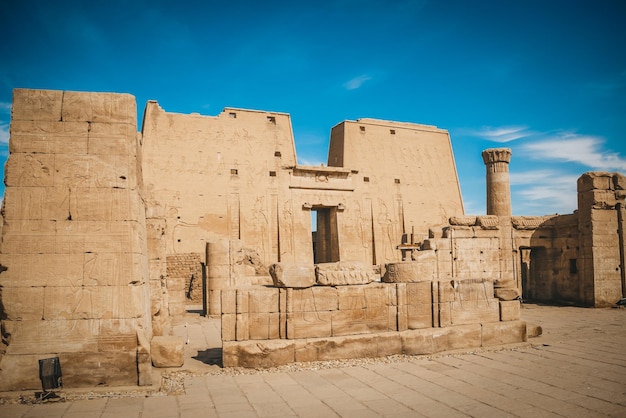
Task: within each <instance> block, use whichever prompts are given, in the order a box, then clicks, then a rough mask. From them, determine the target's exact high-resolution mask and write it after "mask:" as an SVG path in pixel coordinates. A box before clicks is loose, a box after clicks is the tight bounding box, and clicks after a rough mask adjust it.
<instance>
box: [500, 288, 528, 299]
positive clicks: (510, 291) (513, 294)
mask: <svg viewBox="0 0 626 418" xmlns="http://www.w3.org/2000/svg"><path fill="white" fill-rule="evenodd" d="M494 294H495V296H496V297H497V298H498V299H500V300H502V301H514V300H516V299H519V298H520V297H521V296H522V294H521V292H520V291H519V289H517V288H512V287H499V288H497V289H494Z"/></svg>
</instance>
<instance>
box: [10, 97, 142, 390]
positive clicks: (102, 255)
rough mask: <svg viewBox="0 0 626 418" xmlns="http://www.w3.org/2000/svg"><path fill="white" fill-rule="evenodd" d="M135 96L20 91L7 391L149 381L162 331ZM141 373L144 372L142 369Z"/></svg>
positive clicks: (14, 145)
mask: <svg viewBox="0 0 626 418" xmlns="http://www.w3.org/2000/svg"><path fill="white" fill-rule="evenodd" d="M135 121H136V107H135V100H134V98H133V97H132V96H130V95H127V94H106V93H75V92H62V91H46V90H15V91H14V98H13V110H12V116H11V138H10V144H9V150H10V155H9V159H8V161H7V164H6V174H5V184H6V194H5V199H4V208H3V211H4V228H3V231H2V247H1V250H2V251H1V255H0V263H1V264H2V266H3V268H4V269H5V271H4V272H3V273H2V274H1V275H0V287H1V288H2V304H1V305H0V306H2V307H3V312H2V330H3V339H5V340H6V341H7V342H8V346H7V349H6V353H5V355H4V356H3V357H2V360H1V363H0V390H9V389H20V388H24V389H26V388H30V389H32V388H40V387H41V382H40V381H39V375H38V359H41V358H45V357H59V358H60V362H61V365H62V371H63V381H64V384H65V385H66V386H67V387H77V386H85V385H86V386H91V385H93V386H95V385H135V384H138V383H143V384H146V383H149V379H150V372H149V368H150V364H149V361H150V358H149V348H148V347H147V346H146V341H147V342H149V341H150V338H151V335H152V328H151V321H150V311H149V291H148V284H147V279H148V278H147V274H146V273H147V259H146V227H145V212H144V206H143V202H142V199H141V184H142V183H141V175H140V173H138V166H139V164H140V161H138V142H137V127H136V122H135ZM138 370H139V372H138Z"/></svg>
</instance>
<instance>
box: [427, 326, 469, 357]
mask: <svg viewBox="0 0 626 418" xmlns="http://www.w3.org/2000/svg"><path fill="white" fill-rule="evenodd" d="M434 330H435V331H434V332H433V334H432V335H433V337H432V338H433V351H434V352H440V351H447V350H457V349H459V348H477V347H480V346H481V325H480V324H469V325H457V326H453V327H447V328H434Z"/></svg>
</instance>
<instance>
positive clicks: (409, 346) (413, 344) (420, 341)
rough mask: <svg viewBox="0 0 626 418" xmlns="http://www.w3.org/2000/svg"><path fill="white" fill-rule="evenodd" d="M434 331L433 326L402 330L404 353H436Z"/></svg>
mask: <svg viewBox="0 0 626 418" xmlns="http://www.w3.org/2000/svg"><path fill="white" fill-rule="evenodd" d="M434 332H435V329H433V328H426V329H419V330H410V331H404V332H401V333H400V338H401V341H402V353H403V354H408V355H423V354H432V353H434V352H435V349H434V346H433V334H434Z"/></svg>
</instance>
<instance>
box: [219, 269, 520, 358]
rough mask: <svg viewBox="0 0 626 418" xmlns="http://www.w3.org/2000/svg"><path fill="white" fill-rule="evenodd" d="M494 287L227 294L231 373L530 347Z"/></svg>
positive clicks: (514, 311)
mask: <svg viewBox="0 0 626 418" xmlns="http://www.w3.org/2000/svg"><path fill="white" fill-rule="evenodd" d="M493 294H494V289H493V282H491V281H488V280H462V281H441V282H438V281H422V282H414V283H370V284H366V285H346V286H312V287H308V288H304V289H296V288H278V287H265V288H260V287H258V288H247V289H231V290H222V292H221V297H222V300H221V306H222V340H223V364H224V366H225V367H236V366H241V367H268V366H275V365H278V364H287V363H291V362H294V361H316V360H333V359H339V358H356V357H380V356H386V355H392V354H400V353H405V354H430V353H435V352H438V351H444V350H450V349H457V348H471V347H481V346H487V345H494V344H504V343H511V342H520V341H525V339H526V325H525V323H524V322H522V321H520V320H519V318H520V310H519V307H520V302H519V300H513V301H499V300H498V299H496V298H494V297H493Z"/></svg>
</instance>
